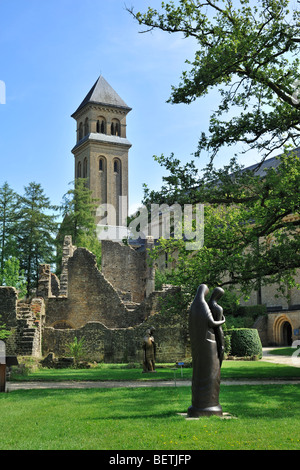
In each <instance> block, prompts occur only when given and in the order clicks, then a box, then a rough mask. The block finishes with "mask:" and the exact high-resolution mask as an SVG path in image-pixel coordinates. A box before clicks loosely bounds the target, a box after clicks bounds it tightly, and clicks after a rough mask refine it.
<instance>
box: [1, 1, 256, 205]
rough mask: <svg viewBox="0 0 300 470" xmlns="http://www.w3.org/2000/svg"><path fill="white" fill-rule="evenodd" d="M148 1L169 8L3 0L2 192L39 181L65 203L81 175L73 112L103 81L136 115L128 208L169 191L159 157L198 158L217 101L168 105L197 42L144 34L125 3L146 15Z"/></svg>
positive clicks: (130, 124)
mask: <svg viewBox="0 0 300 470" xmlns="http://www.w3.org/2000/svg"><path fill="white" fill-rule="evenodd" d="M149 3H150V4H151V7H153V8H159V6H160V4H161V1H160V0H154V1H153V0H151V1H150V0H149V1H148V0H128V3H127V0H51V1H45V0H0V51H1V67H0V80H2V81H4V82H5V85H6V103H5V104H0V159H1V173H0V186H2V184H3V183H4V182H5V181H7V182H8V183H9V185H10V186H11V187H12V188H13V189H14V190H15V191H17V192H18V193H19V194H22V192H23V188H24V186H26V185H28V184H29V183H30V182H32V181H34V182H36V183H40V184H41V186H42V187H43V189H44V191H45V193H46V195H47V196H48V197H49V198H50V200H51V202H52V203H53V204H59V203H60V202H61V200H62V197H63V195H64V194H65V193H66V192H67V191H68V189H70V184H69V183H70V182H71V181H72V180H73V178H74V157H73V154H72V153H71V149H72V148H73V146H74V145H75V137H76V132H75V121H74V120H73V119H72V118H71V114H72V113H73V112H74V111H75V110H76V108H77V107H78V105H79V104H80V103H81V101H82V100H83V98H84V97H85V95H86V94H87V92H88V91H89V90H90V88H91V87H92V85H93V84H94V82H95V81H96V79H97V78H98V76H99V75H100V74H102V75H103V77H104V78H105V79H106V80H107V81H108V82H109V83H110V85H111V86H112V87H113V88H114V89H115V91H116V92H117V93H118V94H119V95H120V96H121V97H122V99H123V100H124V101H125V102H126V103H127V104H128V106H130V107H131V108H132V111H131V112H130V113H129V115H128V118H127V137H128V139H129V140H130V142H131V144H132V148H131V149H130V153H129V207H132V208H133V207H136V206H137V205H138V204H139V203H140V201H141V199H142V197H143V189H142V185H143V183H146V184H148V186H149V187H150V188H152V189H159V187H160V186H161V177H162V174H163V170H162V169H161V168H160V167H159V166H158V164H157V163H156V162H154V160H153V155H161V154H164V155H166V156H168V155H170V154H171V153H172V152H174V154H175V156H176V157H178V158H181V159H182V160H184V161H186V160H189V159H191V154H192V153H193V152H194V151H195V150H196V148H197V142H198V139H199V137H200V134H201V132H202V131H203V130H204V131H205V130H206V129H207V126H208V118H209V115H210V113H211V111H212V110H213V109H214V108H215V102H214V100H215V94H212V95H210V96H209V97H207V98H205V99H203V100H198V101H196V102H194V103H192V104H191V105H183V104H182V105H171V104H168V103H166V101H167V99H168V98H169V96H170V92H171V85H177V84H178V82H179V79H180V75H181V72H182V71H183V70H185V69H186V66H185V64H184V61H185V60H186V59H192V58H193V54H194V51H195V50H196V48H197V45H196V44H195V42H193V40H192V39H191V40H187V39H182V37H181V36H180V35H170V34H167V33H163V32H161V31H153V32H151V33H147V34H141V33H140V31H141V30H142V28H141V27H140V26H139V25H138V24H137V23H136V21H135V20H134V19H133V18H132V16H131V15H129V13H128V12H127V11H126V10H125V4H127V5H128V6H129V7H131V6H133V7H134V9H135V10H136V11H139V10H140V11H145V10H146V9H147V6H148V5H149ZM224 156H225V157H226V158H227V161H228V160H229V158H230V154H228V152H225V153H224ZM220 163H222V162H221V161H220ZM245 163H246V164H252V163H254V161H253V160H251V159H250V157H249V160H248V161H245ZM205 164H206V161H203V162H199V166H200V168H203V167H204V166H205Z"/></svg>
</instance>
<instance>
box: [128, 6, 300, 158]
mask: <svg viewBox="0 0 300 470" xmlns="http://www.w3.org/2000/svg"><path fill="white" fill-rule="evenodd" d="M235 5H237V6H235ZM288 5H289V0H259V1H257V2H250V1H249V0H239V1H237V2H232V1H231V0H222V1H216V0H204V1H201V0H179V1H178V2H176V4H175V2H173V1H170V2H168V3H165V2H162V10H163V11H162V12H158V11H157V10H155V9H153V8H151V7H149V8H148V11H147V13H144V14H142V13H140V12H138V13H136V14H135V13H134V12H133V9H130V10H129V11H130V13H131V14H132V15H133V16H134V17H135V18H136V19H137V20H138V22H139V23H140V24H142V25H146V26H147V27H149V28H150V29H154V28H159V29H161V30H163V31H167V32H169V33H181V34H183V36H184V37H185V38H188V37H189V38H194V39H195V41H196V42H197V43H198V45H199V48H198V50H197V52H196V54H195V58H194V60H193V61H188V60H187V61H186V62H187V64H189V66H190V70H189V71H185V72H183V74H182V79H181V82H180V83H179V85H178V86H177V87H174V86H173V87H172V89H173V90H172V95H171V97H170V99H169V101H170V102H171V103H190V102H192V101H193V100H195V99H196V98H199V97H203V96H205V95H206V94H207V93H209V91H210V90H211V89H213V88H216V87H220V90H219V91H220V98H221V101H220V104H219V107H218V109H217V110H216V111H215V112H214V113H213V114H212V115H211V117H210V126H209V135H206V134H205V133H202V137H201V139H200V142H199V149H198V152H199V153H200V152H201V151H202V150H207V151H208V152H210V154H211V157H212V158H214V156H215V155H216V154H217V153H218V151H219V150H220V149H221V148H222V147H223V146H232V145H234V144H238V143H242V144H243V145H244V144H245V145H246V148H247V149H249V148H250V149H255V150H256V151H257V152H258V153H261V155H262V158H266V156H268V155H269V154H270V153H271V152H272V151H274V150H275V149H282V147H283V145H284V144H289V143H291V144H292V145H293V146H294V147H297V146H298V145H299V129H300V126H299V115H300V114H299V109H300V104H299V99H298V86H299V45H300V22H299V11H293V12H290V11H289V9H288ZM222 117H225V118H223V119H222Z"/></svg>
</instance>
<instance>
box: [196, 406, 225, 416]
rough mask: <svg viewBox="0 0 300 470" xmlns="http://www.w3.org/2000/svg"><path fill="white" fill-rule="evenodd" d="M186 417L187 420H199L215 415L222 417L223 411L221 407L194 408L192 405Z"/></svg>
mask: <svg viewBox="0 0 300 470" xmlns="http://www.w3.org/2000/svg"><path fill="white" fill-rule="evenodd" d="M187 415H188V417H189V418H199V417H200V416H211V415H217V416H222V415H223V411H222V407H221V405H217V406H210V407H208V408H202V409H200V408H195V407H194V406H193V405H192V406H190V407H189V408H188V411H187Z"/></svg>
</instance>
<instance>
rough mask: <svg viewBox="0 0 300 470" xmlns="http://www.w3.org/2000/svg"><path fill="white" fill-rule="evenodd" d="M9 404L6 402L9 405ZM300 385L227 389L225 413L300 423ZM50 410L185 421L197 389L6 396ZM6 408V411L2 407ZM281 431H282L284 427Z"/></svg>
mask: <svg viewBox="0 0 300 470" xmlns="http://www.w3.org/2000/svg"><path fill="white" fill-rule="evenodd" d="M3 401H4V403H5V404H4V403H3ZM299 401H300V385H296V384H291V385H221V391H220V404H221V405H222V408H223V411H224V412H228V413H230V414H231V415H233V416H236V417H238V418H240V419H242V418H246V417H247V418H253V419H257V418H270V419H278V420H280V419H284V418H289V417H291V418H295V419H298V420H299V422H300V411H299V407H298V406H297V404H298V403H299ZM2 403H3V405H4V406H5V407H13V408H15V409H17V408H18V407H19V406H20V407H21V406H24V403H25V406H26V407H32V409H33V410H34V409H35V408H38V407H44V408H45V409H46V410H48V411H49V413H51V410H52V409H53V408H57V407H61V410H62V413H64V412H65V409H66V410H69V411H68V412H70V413H75V414H78V419H83V420H87V419H88V420H126V419H128V420H132V419H134V420H137V419H142V418H147V419H153V420H157V419H170V418H173V419H176V418H178V419H181V418H180V417H178V416H177V415H176V413H185V412H186V411H187V408H188V407H189V406H190V404H191V387H174V388H173V387H157V388H147V387H145V388H114V389H86V390H83V389H65V390H61V389H55V390H50V389H43V390H18V391H13V392H9V393H6V394H4V393H3V394H0V407H1V404H2ZM0 409H1V408H0ZM279 431H280V429H279Z"/></svg>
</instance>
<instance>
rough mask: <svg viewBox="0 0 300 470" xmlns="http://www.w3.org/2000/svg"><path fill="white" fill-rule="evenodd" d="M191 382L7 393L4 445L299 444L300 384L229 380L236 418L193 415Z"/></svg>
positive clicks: (226, 404)
mask: <svg viewBox="0 0 300 470" xmlns="http://www.w3.org/2000/svg"><path fill="white" fill-rule="evenodd" d="M190 400H191V390H190V387H185V386H184V387H168V388H167V387H158V388H150V387H149V388H148V387H145V388H114V389H87V390H75V389H74V390H73V389H67V390H50V389H49V390H26V391H25V390H24V391H15V392H10V393H2V394H0V416H1V427H0V449H2V450H5V449H15V450H19V449H30V450H74V449H78V450H125V449H126V450H131V449H133V450H145V449H149V450H172V449H173V450H175V449H177V450H185V451H186V450H200V449H205V450H210V449H212V450H219V449H230V450H237V449H257V450H259V449H266V450H269V449H284V450H292V449H299V447H300V408H299V406H298V404H299V401H300V385H296V384H294V385H259V386H258V385H250V386H249V385H247V386H245V385H222V386H221V392H220V403H221V404H222V406H223V410H224V411H225V412H228V413H230V414H231V415H232V416H234V417H235V418H233V417H232V418H231V419H221V418H219V417H215V416H213V417H210V418H201V419H199V420H186V419H185V418H184V417H182V416H180V415H178V414H177V413H185V412H186V410H187V408H188V406H189V405H190V404H191V402H190Z"/></svg>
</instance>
